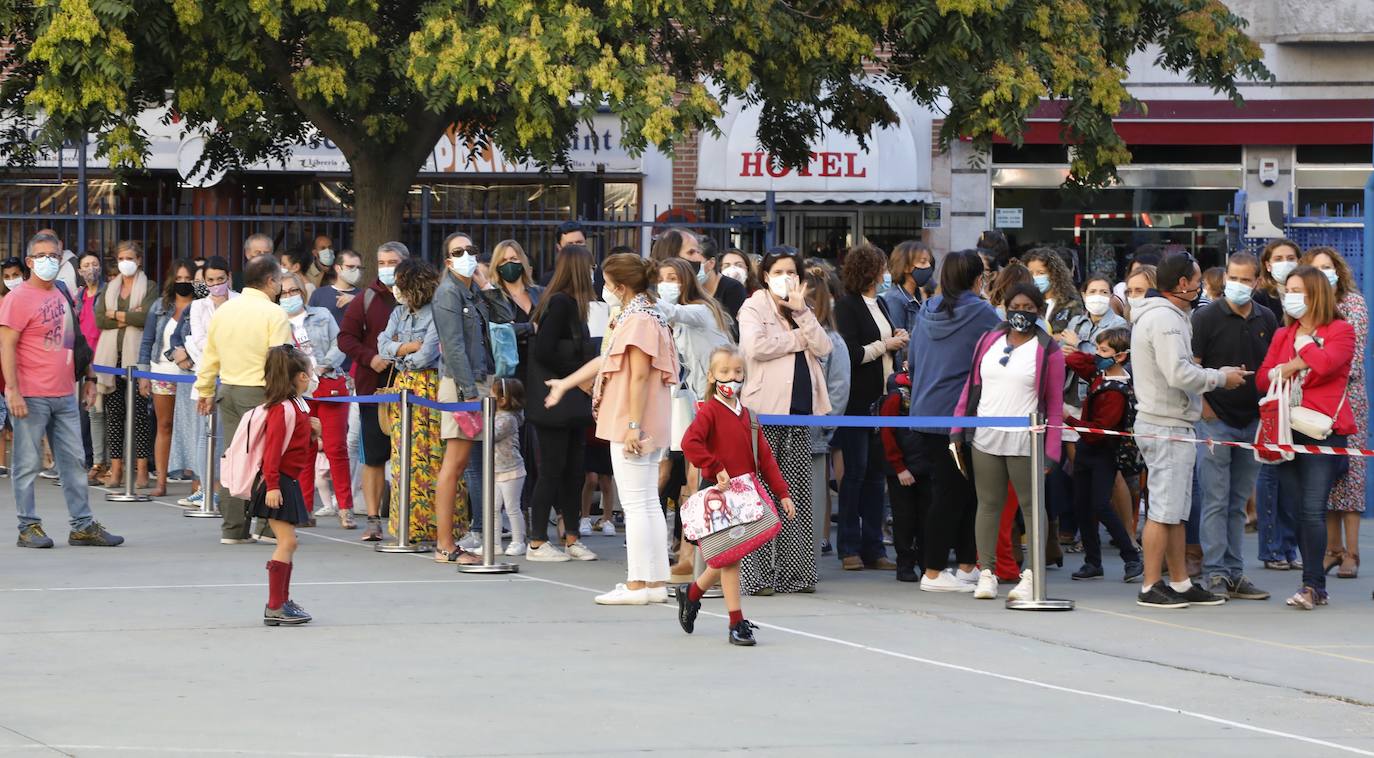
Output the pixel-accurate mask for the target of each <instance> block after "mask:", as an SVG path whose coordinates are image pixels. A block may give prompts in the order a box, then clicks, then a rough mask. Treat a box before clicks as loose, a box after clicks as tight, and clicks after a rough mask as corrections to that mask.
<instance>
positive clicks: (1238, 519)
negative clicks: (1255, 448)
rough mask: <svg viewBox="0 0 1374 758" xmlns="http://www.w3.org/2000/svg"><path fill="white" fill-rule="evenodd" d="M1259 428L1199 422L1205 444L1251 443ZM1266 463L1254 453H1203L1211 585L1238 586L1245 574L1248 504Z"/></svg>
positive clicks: (1206, 570)
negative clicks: (1215, 580) (1219, 579)
mask: <svg viewBox="0 0 1374 758" xmlns="http://www.w3.org/2000/svg"><path fill="white" fill-rule="evenodd" d="M1258 424H1259V422H1258V421H1255V422H1251V423H1250V425H1249V426H1246V427H1240V428H1237V427H1234V426H1229V425H1227V424H1226V422H1224V421H1222V420H1220V419H1213V420H1207V419H1204V420H1202V421H1199V422H1198V435H1199V436H1200V437H1201V438H1202V439H1213V440H1219V441H1226V442H1250V441H1252V440H1254V439H1255V428H1256V426H1258ZM1259 468H1260V462H1259V461H1257V460H1255V454H1254V453H1253V452H1252V451H1250V450H1241V449H1239V448H1234V447H1226V446H1224V445H1216V446H1214V447H1212V448H1210V449H1209V448H1208V447H1207V446H1200V447H1199V450H1198V480H1199V483H1200V484H1201V485H1202V486H1201V487H1200V488H1199V489H1200V490H1201V491H1202V530H1201V536H1202V573H1203V576H1205V577H1207V578H1208V579H1210V578H1211V577H1214V576H1224V577H1226V578H1227V579H1230V580H1232V581H1236V580H1239V579H1240V576H1241V574H1242V573H1244V570H1245V557H1244V554H1243V552H1242V548H1241V546H1242V542H1243V541H1244V539H1245V503H1246V501H1247V500H1249V499H1250V493H1252V492H1254V491H1255V479H1256V478H1257V477H1258V476H1259Z"/></svg>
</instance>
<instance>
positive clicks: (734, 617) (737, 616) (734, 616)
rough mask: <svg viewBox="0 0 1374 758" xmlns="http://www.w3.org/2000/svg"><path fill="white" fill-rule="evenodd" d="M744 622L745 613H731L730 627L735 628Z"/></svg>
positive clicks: (740, 611)
mask: <svg viewBox="0 0 1374 758" xmlns="http://www.w3.org/2000/svg"><path fill="white" fill-rule="evenodd" d="M743 620H744V611H742V610H739V611H730V626H734V625H735V624H738V623H739V622H741V621H743Z"/></svg>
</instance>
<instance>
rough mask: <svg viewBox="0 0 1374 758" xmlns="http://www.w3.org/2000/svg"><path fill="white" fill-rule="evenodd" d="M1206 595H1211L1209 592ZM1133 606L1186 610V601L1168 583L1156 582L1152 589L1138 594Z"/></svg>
mask: <svg viewBox="0 0 1374 758" xmlns="http://www.w3.org/2000/svg"><path fill="white" fill-rule="evenodd" d="M1207 594H1209V595H1210V594H1211V593H1210V592H1209V593H1207ZM1135 604H1136V605H1140V606H1144V607H1146V608H1187V607H1188V601H1187V600H1186V599H1184V597H1183V596H1182V595H1180V594H1178V593H1177V592H1175V591H1174V588H1173V587H1170V586H1169V584H1168V582H1164V581H1159V582H1156V583H1155V585H1154V586H1153V587H1150V588H1149V589H1147V590H1145V591H1144V592H1142V593H1140V594H1139V595H1137V596H1136V598H1135Z"/></svg>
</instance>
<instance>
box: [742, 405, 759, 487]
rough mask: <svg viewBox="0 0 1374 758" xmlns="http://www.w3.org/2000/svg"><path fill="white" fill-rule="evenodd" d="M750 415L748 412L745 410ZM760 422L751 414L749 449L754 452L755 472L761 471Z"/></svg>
mask: <svg viewBox="0 0 1374 758" xmlns="http://www.w3.org/2000/svg"><path fill="white" fill-rule="evenodd" d="M744 412H745V413H749V411H748V410H744ZM759 434H760V432H759V420H758V419H757V418H755V417H754V414H752V413H749V447H751V448H753V450H754V471H755V472H757V471H758V470H759Z"/></svg>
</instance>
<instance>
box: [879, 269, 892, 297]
mask: <svg viewBox="0 0 1374 758" xmlns="http://www.w3.org/2000/svg"><path fill="white" fill-rule="evenodd" d="M890 289H892V274H891V273H887V272H884V273H883V283H882V284H879V285H878V292H887V291H888V290H890Z"/></svg>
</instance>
